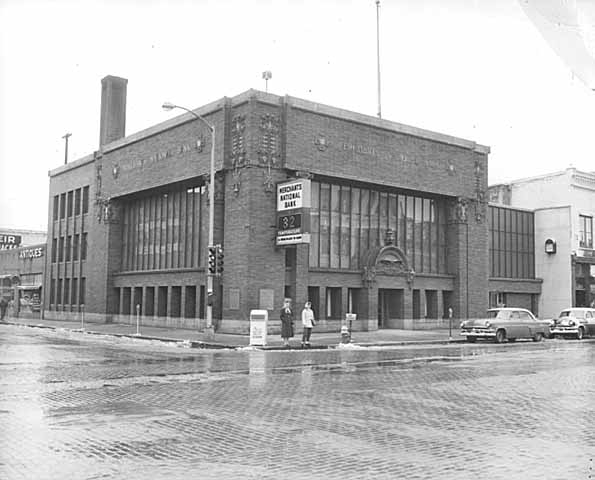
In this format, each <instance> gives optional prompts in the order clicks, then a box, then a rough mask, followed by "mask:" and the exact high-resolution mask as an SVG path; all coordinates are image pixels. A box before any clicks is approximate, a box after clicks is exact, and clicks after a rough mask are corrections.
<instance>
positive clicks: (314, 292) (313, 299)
mask: <svg viewBox="0 0 595 480" xmlns="http://www.w3.org/2000/svg"><path fill="white" fill-rule="evenodd" d="M308 301H309V302H310V303H311V304H312V311H313V312H314V318H315V319H320V318H321V315H320V313H321V312H320V287H308ZM302 308H304V306H303V305H296V306H295V309H296V310H295V311H296V312H301V311H302Z"/></svg>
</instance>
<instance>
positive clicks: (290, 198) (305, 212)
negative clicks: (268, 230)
mask: <svg viewBox="0 0 595 480" xmlns="http://www.w3.org/2000/svg"><path fill="white" fill-rule="evenodd" d="M310 206H311V204H310V180H307V179H298V180H291V181H289V182H283V183H279V184H278V185H277V241H276V243H277V245H280V246H282V245H295V244H298V243H310Z"/></svg>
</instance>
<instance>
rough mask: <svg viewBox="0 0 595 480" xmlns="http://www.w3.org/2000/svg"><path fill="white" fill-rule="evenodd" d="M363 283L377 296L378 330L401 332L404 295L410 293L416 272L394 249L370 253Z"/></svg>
mask: <svg viewBox="0 0 595 480" xmlns="http://www.w3.org/2000/svg"><path fill="white" fill-rule="evenodd" d="M363 260H364V262H363V265H364V269H363V279H364V284H365V285H366V286H367V287H368V288H369V289H376V290H377V295H378V312H377V313H378V328H402V323H403V319H404V318H405V291H406V290H410V289H411V285H412V282H413V278H414V276H415V272H414V271H413V270H412V269H411V268H410V266H409V262H408V261H407V257H406V256H405V254H404V252H403V251H402V250H401V249H400V248H399V247H397V246H395V245H386V246H384V247H377V248H375V249H371V250H369V251H368V252H367V254H366V255H365V256H364V259H363Z"/></svg>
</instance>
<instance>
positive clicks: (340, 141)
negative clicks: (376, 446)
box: [44, 76, 534, 332]
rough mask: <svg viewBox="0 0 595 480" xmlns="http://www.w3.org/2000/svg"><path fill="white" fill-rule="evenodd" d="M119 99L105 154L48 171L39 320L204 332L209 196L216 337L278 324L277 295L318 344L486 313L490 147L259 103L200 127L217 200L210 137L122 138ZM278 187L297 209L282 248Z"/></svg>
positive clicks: (106, 92)
mask: <svg viewBox="0 0 595 480" xmlns="http://www.w3.org/2000/svg"><path fill="white" fill-rule="evenodd" d="M126 90H127V81H126V80H125V79H121V78H118V77H112V76H108V77H106V78H104V79H103V80H102V102H101V129H100V130H101V132H100V147H99V150H98V151H96V152H94V153H93V154H91V155H88V156H86V157H83V158H80V159H78V160H76V161H73V162H72V163H69V164H67V165H63V166H61V167H59V168H56V169H54V170H52V171H51V172H50V208H49V223H48V250H49V251H50V255H48V257H47V264H46V273H45V274H46V279H45V283H46V285H48V286H49V288H46V295H45V298H44V314H45V316H46V318H71V319H76V318H79V315H80V314H81V311H82V310H83V308H84V311H85V318H86V319H87V321H101V322H103V321H108V322H109V321H114V322H116V321H118V322H127V321H136V313H137V311H136V309H137V305H138V306H139V312H138V313H139V314H140V315H141V321H142V322H143V324H153V325H169V326H177V327H181V328H202V327H203V326H204V323H205V320H204V319H205V310H206V306H205V305H206V302H207V295H206V284H207V241H208V216H209V201H211V200H210V198H211V197H212V198H213V201H214V209H215V217H214V222H215V228H214V237H215V243H217V244H221V245H222V247H223V249H224V254H225V257H224V258H225V259H224V270H223V273H222V275H221V276H218V277H216V278H215V282H214V292H215V296H214V305H213V321H214V324H215V326H216V328H217V330H218V331H222V332H248V326H249V321H248V319H249V312H250V310H251V309H267V310H269V315H270V319H271V321H272V324H273V326H275V325H278V321H279V316H278V310H279V308H280V306H281V305H282V301H283V298H284V297H285V296H289V297H291V298H293V299H294V304H295V305H296V309H297V310H298V311H299V309H301V307H302V305H303V303H304V301H306V300H307V299H310V300H311V301H312V304H313V309H314V311H315V314H316V317H317V318H318V319H319V326H317V329H318V330H324V329H333V330H335V329H337V328H338V327H339V325H340V322H341V321H342V319H344V318H345V314H346V313H348V312H349V313H355V314H357V320H356V321H355V322H354V324H353V327H354V329H358V330H373V329H377V328H391V327H392V328H424V327H431V326H436V325H438V324H441V323H442V322H444V321H445V320H444V317H445V316H446V312H447V311H448V308H449V307H451V308H452V309H453V312H454V317H455V318H466V317H473V316H478V315H481V314H482V312H483V311H484V310H485V308H486V307H487V305H488V301H489V295H488V293H489V276H490V255H489V254H488V248H489V247H488V235H489V233H490V229H489V227H488V217H490V215H488V212H489V210H488V204H487V196H486V191H487V169H488V153H489V148H488V147H485V146H481V145H478V144H476V143H475V142H472V141H468V140H463V139H459V138H455V137H451V136H448V135H443V134H440V133H434V132H430V131H426V130H422V129H418V128H415V127H410V126H406V125H401V124H398V123H394V122H390V121H387V120H384V119H378V118H375V117H370V116H366V115H362V114H358V113H354V112H350V111H346V110H341V109H338V108H333V107H329V106H325V105H321V104H317V103H313V102H309V101H306V100H302V99H298V98H294V97H290V96H284V97H281V96H276V95H272V94H268V93H263V92H260V91H255V90H249V91H247V92H245V93H243V94H240V95H238V96H235V97H232V98H227V97H226V98H223V99H221V100H218V101H215V102H213V103H210V104H208V105H205V106H203V107H200V108H198V109H196V110H195V111H194V112H195V113H197V114H198V115H200V116H202V117H204V119H205V120H206V121H207V122H209V123H210V124H211V125H213V126H214V127H215V131H216V134H215V170H216V176H215V182H214V183H215V184H214V185H210V184H209V165H210V152H211V145H210V139H211V137H210V132H209V130H208V129H207V128H206V127H205V125H204V124H203V123H202V122H200V121H199V120H197V119H196V118H195V117H194V116H193V115H191V114H190V113H185V114H183V115H180V116H178V117H175V118H172V119H170V120H167V121H165V122H163V123H160V124H158V125H155V126H153V127H151V128H148V129H146V130H143V131H141V132H138V133H135V134H132V135H129V136H125V133H124V128H125V108H126ZM156 108H158V105H156ZM285 184H290V185H296V184H297V185H299V189H300V192H301V195H302V198H300V201H302V200H303V203H301V204H300V206H301V207H302V208H301V210H299V215H298V216H299V218H300V221H299V222H298V223H299V224H295V225H293V224H292V225H291V227H297V228H292V229H290V230H287V231H285V232H283V229H284V228H285V227H286V226H287V225H285V226H284V225H283V222H286V221H287V219H288V218H289V217H288V216H287V215H285V214H286V213H289V214H295V213H296V211H294V210H291V207H293V206H294V205H293V204H291V205H289V206H290V208H289V209H285V210H284V208H283V206H281V204H282V202H280V200H279V198H278V197H279V191H281V190H280V188H279V186H280V185H281V186H283V185H285ZM209 191H212V192H213V195H212V196H211V195H210V193H209ZM283 191H288V190H283ZM292 218H293V219H295V218H297V217H296V216H294V217H292ZM292 221H293V220H292ZM287 232H289V233H296V232H297V234H296V235H293V236H287V235H284V234H285V233H287ZM288 239H289V240H288ZM519 285H521V287H519ZM515 288H516V289H517V290H518V289H519V288H520V290H522V289H523V287H522V281H520V283H519V281H517V282H516V283H515ZM531 288H533V287H531ZM531 291H534V289H533V290H531ZM276 322H277V323H276Z"/></svg>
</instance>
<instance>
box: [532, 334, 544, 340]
mask: <svg viewBox="0 0 595 480" xmlns="http://www.w3.org/2000/svg"><path fill="white" fill-rule="evenodd" d="M542 340H543V333H541V332H537V333H535V334H534V335H533V341H534V342H541V341H542Z"/></svg>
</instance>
